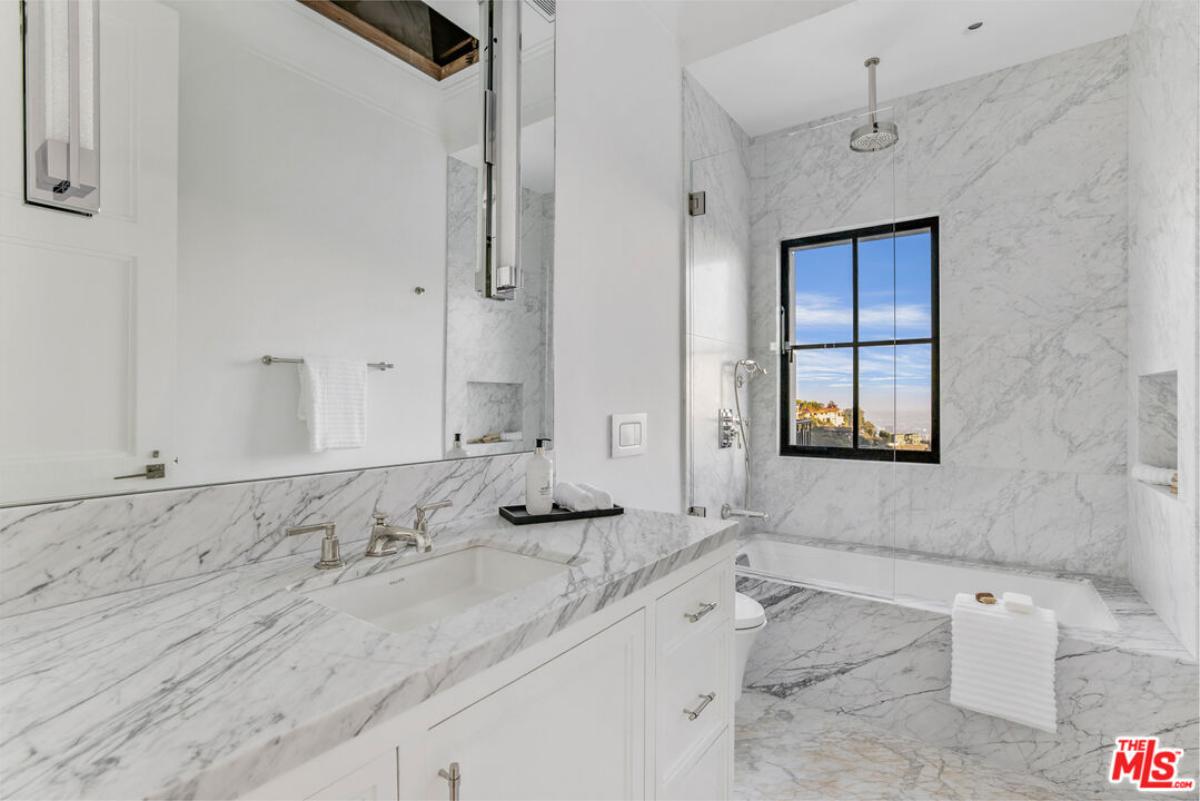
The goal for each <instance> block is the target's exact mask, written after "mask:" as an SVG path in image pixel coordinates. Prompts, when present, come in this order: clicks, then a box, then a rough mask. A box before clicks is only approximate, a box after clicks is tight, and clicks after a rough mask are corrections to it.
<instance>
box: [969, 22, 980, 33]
mask: <svg viewBox="0 0 1200 801" xmlns="http://www.w3.org/2000/svg"><path fill="white" fill-rule="evenodd" d="M982 27H983V23H982V22H972V23H971V24H970V25H968V26H967V30H968V31H977V30H979V29H980V28H982Z"/></svg>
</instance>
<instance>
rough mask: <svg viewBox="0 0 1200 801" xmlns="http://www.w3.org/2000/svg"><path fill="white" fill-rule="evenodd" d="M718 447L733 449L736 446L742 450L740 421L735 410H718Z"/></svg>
mask: <svg viewBox="0 0 1200 801" xmlns="http://www.w3.org/2000/svg"><path fill="white" fill-rule="evenodd" d="M717 427H718V428H717V447H718V448H732V447H733V446H734V445H735V444H736V445H737V446H738V447H739V448H740V447H742V443H741V442H740V441H739V439H738V419H737V415H736V414H734V413H733V409H718V410H717Z"/></svg>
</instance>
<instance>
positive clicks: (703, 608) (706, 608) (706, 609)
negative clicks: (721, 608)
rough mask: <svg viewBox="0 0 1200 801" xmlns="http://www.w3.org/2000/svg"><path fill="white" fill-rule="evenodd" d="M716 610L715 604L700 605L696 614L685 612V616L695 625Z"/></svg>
mask: <svg viewBox="0 0 1200 801" xmlns="http://www.w3.org/2000/svg"><path fill="white" fill-rule="evenodd" d="M716 608H717V605H716V604H715V603H712V604H700V609H699V610H697V611H695V612H684V613H683V616H684V617H686V618H687V619H688V620H689V621H690V622H692V623H695V622H696V621H698V620H699V619H700V618H702V617H704V616H705V615H707V614H708V613H709V612H711V611H712V610H714V609H716Z"/></svg>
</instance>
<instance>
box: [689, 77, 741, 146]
mask: <svg viewBox="0 0 1200 801" xmlns="http://www.w3.org/2000/svg"><path fill="white" fill-rule="evenodd" d="M749 143H750V137H748V136H747V135H746V132H745V131H743V130H742V126H740V125H738V124H737V122H735V121H734V119H733V117H730V116H729V114H728V113H726V111H725V109H723V108H721V106H720V105H719V104H718V103H717V101H716V100H714V99H713V97H712V95H710V94H709V93H708V91H707V90H706V89H705V88H704V87H703V86H701V85H700V82H699V81H697V80H696V79H695V78H693V77H692V76H691V74H690V73H688V72H687V71H686V70H685V71H684V73H683V158H684V160H685V161H688V162H691V161H694V160H695V159H703V158H708V157H710V156H715V155H718V154H721V153H729V152H732V151H740V150H744V149H745V148H746V146H747V145H748V144H749Z"/></svg>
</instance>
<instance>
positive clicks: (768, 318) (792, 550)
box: [686, 109, 930, 598]
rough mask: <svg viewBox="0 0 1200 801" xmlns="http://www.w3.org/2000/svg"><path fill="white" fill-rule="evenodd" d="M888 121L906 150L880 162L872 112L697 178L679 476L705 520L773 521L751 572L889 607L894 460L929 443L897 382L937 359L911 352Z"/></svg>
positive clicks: (898, 165) (792, 133) (781, 137)
mask: <svg viewBox="0 0 1200 801" xmlns="http://www.w3.org/2000/svg"><path fill="white" fill-rule="evenodd" d="M880 118H881V119H886V120H892V121H895V122H897V124H898V125H899V126H900V136H901V140H900V143H899V144H897V145H896V146H893V147H891V148H888V149H885V150H881V151H877V152H871V153H860V152H854V151H852V150H851V149H850V147H849V142H850V132H851V131H852V130H853V129H854V128H856V127H858V126H860V125H862V124H863V123H864V122H865V121H866V115H865V114H863V115H852V116H847V117H840V118H837V119H832V120H825V121H822V122H819V123H816V124H813V125H805V126H800V127H798V128H795V129H790V130H787V131H783V132H779V133H776V134H769V135H766V136H762V137H759V138H758V139H755V140H751V141H750V142H749V143H748V145H747V146H746V147H744V148H740V149H736V150H731V151H728V152H724V153H718V154H715V155H710V156H706V157H704V158H698V159H695V160H693V161H692V162H691V163H690V164H689V165H688V167H689V176H688V177H689V181H690V187H689V189H690V193H691V194H690V198H691V203H690V208H689V216H688V220H687V275H686V279H687V343H686V344H687V373H688V381H687V391H688V392H687V407H688V408H687V419H688V426H689V431H688V437H687V446H688V455H687V457H688V458H687V470H686V475H687V481H688V487H687V498H688V504H689V505H690V506H693V507H701V508H703V509H704V510H705V511H706V512H707V514H708V515H709V516H714V515H717V514H719V513H720V509H721V507H722V506H723V505H725V504H729V505H731V506H733V507H736V508H748V509H749V510H751V511H761V512H764V513H766V514H767V515H768V516H769V517H768V519H767V520H757V519H753V518H751V519H747V520H746V521H745V522H746V525H745V526H744V529H743V536H744V538H747V539H746V542H747V544H746V545H745V547H744V549H743V551H744V553H743V556H745V557H746V558H748V559H749V561H750V563H751V564H750V565H749V566H744V569H746V570H747V571H748V572H753V573H754V574H757V575H765V576H773V577H776V578H779V579H783V580H787V581H792V582H799V583H804V584H809V585H812V586H816V587H823V588H828V589H835V590H839V591H849V592H855V593H860V594H865V595H870V596H874V597H884V598H891V597H893V595H894V589H895V578H894V576H895V571H894V563H893V552H894V548H895V545H896V542H895V533H896V517H897V515H898V514H899V513H900V512H901V510H900V509H899V508H898V506H897V501H898V498H899V497H900V493H899V492H898V491H897V486H898V485H897V474H896V470H897V458H898V457H897V454H898V453H899V452H900V450H902V449H903V448H909V447H917V445H916V444H915V443H917V442H918V441H919V440H920V431H921V430H926V429H927V426H925V425H924V423H923V422H922V421H920V420H917V419H916V418H917V417H919V410H918V409H917V407H918V406H919V402H917V401H914V400H913V398H911V397H909V396H910V395H912V392H910V391H909V390H908V389H906V384H905V381H906V380H907V379H906V377H905V376H906V375H907V374H908V373H909V372H913V370H916V371H918V372H919V368H920V363H921V362H922V360H923V359H924V360H925V361H926V362H927V361H928V360H929V358H930V357H929V355H928V351H929V349H930V345H929V344H928V343H925V344H924V346H923V347H924V351H922V350H921V346H919V345H913V344H910V343H908V342H907V340H910V339H915V338H917V337H916V336H915V335H914V336H910V334H913V330H912V329H913V326H914V325H919V318H920V313H919V312H920V310H915V311H914V309H912V308H910V307H912V306H913V305H914V304H913V303H910V302H909V301H910V296H912V295H913V294H914V293H919V288H911V287H908V286H907V285H906V284H905V278H904V276H903V275H898V273H897V264H898V260H897V254H898V253H900V254H901V255H903V253H904V249H905V246H906V245H905V243H906V242H907V241H908V239H910V238H911V237H910V236H909V232H907V231H904V230H900V229H903V227H904V226H903V225H900V226H899V228H898V226H897V209H898V198H897V175H898V174H899V172H900V171H901V169H902V154H903V146H904V139H903V137H904V133H905V132H904V126H903V124H902V121H900V120H895V118H894V116H893V115H892V111H891V110H890V109H883V110H881V111H880ZM910 249H911V248H910ZM918 333H919V332H918ZM743 359H751V360H753V361H754V362H755V363H757V365H759V366H761V367H762V368H765V369H766V370H767V371H768V373H767V374H766V375H763V374H762V373H760V372H752V373H749V372H748V371H747V370H746V369H744V368H743V369H739V368H737V362H738V361H739V360H743ZM914 365H915V367H914ZM735 372H736V375H735ZM739 376H740V377H742V386H741V387H740V388H739V387H738V386H737V378H738V377H739ZM738 393H740V394H738ZM739 401H740V407H741V408H740V410H739ZM910 407H912V408H910ZM925 408H926V411H928V408H929V407H928V405H926V407H925ZM743 429H745V434H744V437H743ZM910 442H911V443H913V444H909V443H910ZM743 449H744V450H743ZM746 455H748V456H749V459H748V462H749V470H748V471H747V470H746V461H747V460H746V459H745V458H744V457H745V456H746ZM900 458H907V457H900ZM747 486H748V488H749V489H748V492H746V488H747ZM751 532H754V533H753V535H752V536H750V533H751ZM742 561H746V559H743V560H742Z"/></svg>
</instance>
